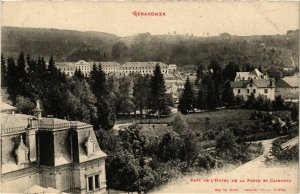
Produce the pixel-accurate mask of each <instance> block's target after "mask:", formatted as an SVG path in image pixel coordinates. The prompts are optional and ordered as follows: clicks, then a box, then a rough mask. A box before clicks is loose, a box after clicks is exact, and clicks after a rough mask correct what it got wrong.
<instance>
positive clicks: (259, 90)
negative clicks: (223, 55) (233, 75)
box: [231, 79, 275, 100]
mask: <svg viewBox="0 0 300 194" xmlns="http://www.w3.org/2000/svg"><path fill="white" fill-rule="evenodd" d="M231 87H232V88H233V94H234V95H235V96H241V97H243V99H245V100H247V99H248V96H250V95H251V94H253V95H254V97H258V96H262V97H264V98H267V99H270V100H274V99H275V80H273V79H261V80H258V79H254V80H252V79H251V80H244V81H238V82H231Z"/></svg>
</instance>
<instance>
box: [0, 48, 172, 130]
mask: <svg viewBox="0 0 300 194" xmlns="http://www.w3.org/2000/svg"><path fill="white" fill-rule="evenodd" d="M1 70H2V77H1V81H2V82H1V87H2V96H3V100H4V101H8V102H9V103H10V104H12V105H14V106H16V107H17V108H18V109H19V110H20V111H21V112H22V113H25V114H31V113H32V110H33V109H34V108H35V101H36V100H40V101H41V103H42V108H43V114H44V116H47V115H53V116H54V117H57V118H65V119H71V120H79V121H84V122H88V123H91V124H93V125H94V127H95V128H96V129H98V128H99V127H101V128H104V129H111V128H112V127H113V125H114V122H115V119H116V117H118V116H120V115H128V114H130V113H133V112H134V113H136V111H137V110H139V112H140V114H145V113H148V114H150V113H152V114H155V113H156V115H157V116H159V117H160V116H161V115H168V114H169V113H170V110H169V105H171V100H170V98H169V96H168V95H167V94H166V89H165V83H164V79H163V75H162V73H161V71H160V67H159V66H157V67H156V69H155V72H154V75H153V76H145V77H143V76H141V75H131V76H128V77H119V78H117V77H115V76H108V75H106V74H105V73H104V71H103V70H102V68H101V65H96V64H94V65H93V68H92V71H91V73H90V77H88V78H86V77H84V76H83V74H82V72H80V71H79V70H78V71H77V70H76V72H75V76H73V77H71V78H69V77H66V76H65V75H64V74H63V73H62V72H60V71H59V70H58V69H57V68H56V67H55V61H54V60H53V58H52V57H51V58H50V59H49V61H48V62H47V63H46V61H45V59H44V58H42V57H39V58H38V59H32V58H31V57H30V56H29V55H27V56H25V55H24V54H23V53H21V54H20V55H19V57H18V59H17V60H14V59H13V58H11V57H8V58H7V59H6V58H5V57H4V56H3V55H1ZM5 98H6V99H5Z"/></svg>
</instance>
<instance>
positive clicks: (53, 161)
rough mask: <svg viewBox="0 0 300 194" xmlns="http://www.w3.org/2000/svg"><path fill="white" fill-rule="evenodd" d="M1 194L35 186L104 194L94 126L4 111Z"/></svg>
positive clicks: (102, 163)
mask: <svg viewBox="0 0 300 194" xmlns="http://www.w3.org/2000/svg"><path fill="white" fill-rule="evenodd" d="M1 120H2V122H1V132H2V134H1V151H2V155H1V162H2V169H1V171H2V172H1V176H2V177H1V192H7V193H24V192H25V190H27V189H28V188H31V187H34V186H40V187H44V188H54V189H56V190H59V191H61V192H67V193H82V194H83V193H105V192H106V176H105V158H106V154H105V153H104V152H103V151H102V150H101V149H100V147H99V144H98V142H97V139H96V136H95V133H94V130H93V126H91V125H89V124H87V123H82V122H77V121H75V122H74V121H67V120H62V119H57V118H44V117H41V109H40V107H39V103H38V102H37V108H36V109H35V114H34V116H31V115H25V114H15V113H13V114H11V113H9V112H7V111H6V112H1Z"/></svg>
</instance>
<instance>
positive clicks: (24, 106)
mask: <svg viewBox="0 0 300 194" xmlns="http://www.w3.org/2000/svg"><path fill="white" fill-rule="evenodd" d="M16 107H17V108H18V110H20V111H21V112H22V113H23V114H32V111H33V109H34V108H35V104H34V103H33V102H31V100H30V99H29V98H27V97H24V96H17V99H16Z"/></svg>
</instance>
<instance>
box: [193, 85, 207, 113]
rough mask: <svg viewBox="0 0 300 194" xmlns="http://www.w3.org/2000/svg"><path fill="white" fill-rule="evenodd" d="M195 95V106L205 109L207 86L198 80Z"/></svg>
mask: <svg viewBox="0 0 300 194" xmlns="http://www.w3.org/2000/svg"><path fill="white" fill-rule="evenodd" d="M197 89H198V92H197V96H196V100H195V105H194V106H195V107H196V108H198V109H201V110H203V109H206V108H207V88H206V87H205V85H204V84H202V82H199V84H198V85H197Z"/></svg>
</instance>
